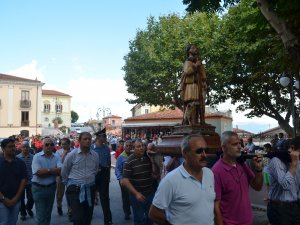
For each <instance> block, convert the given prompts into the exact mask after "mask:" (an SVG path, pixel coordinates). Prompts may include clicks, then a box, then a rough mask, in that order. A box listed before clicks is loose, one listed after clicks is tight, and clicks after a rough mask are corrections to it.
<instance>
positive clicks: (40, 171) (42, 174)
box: [36, 169, 49, 177]
mask: <svg viewBox="0 0 300 225" xmlns="http://www.w3.org/2000/svg"><path fill="white" fill-rule="evenodd" d="M48 171H49V170H48V169H39V170H38V171H37V172H36V175H37V176H38V177H42V176H45V174H48Z"/></svg>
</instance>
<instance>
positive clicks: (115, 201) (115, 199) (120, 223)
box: [17, 169, 269, 225]
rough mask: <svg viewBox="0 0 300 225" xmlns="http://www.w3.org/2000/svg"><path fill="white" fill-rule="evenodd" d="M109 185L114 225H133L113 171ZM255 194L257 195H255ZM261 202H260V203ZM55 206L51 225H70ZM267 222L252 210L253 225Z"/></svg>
mask: <svg viewBox="0 0 300 225" xmlns="http://www.w3.org/2000/svg"><path fill="white" fill-rule="evenodd" d="M111 174H112V176H111V183H110V204H111V211H112V216H113V222H114V223H115V224H116V225H133V221H132V219H131V220H129V221H126V220H124V215H123V211H122V205H121V192H120V188H119V183H118V181H117V180H116V178H115V175H114V169H112V170H111ZM256 194H257V193H256ZM251 195H253V193H252V192H251ZM260 196H263V192H260V193H258V195H257V196H255V202H257V203H259V202H262V203H264V202H263V197H260ZM260 200H261V201H260ZM56 209H57V208H56V205H54V207H53V211H52V220H51V225H58V224H64V225H68V224H71V223H70V222H69V221H68V217H67V215H66V214H65V212H66V211H67V207H66V203H65V201H64V204H63V211H64V215H63V216H59V215H58V214H57V210H56ZM17 224H18V225H33V224H35V221H34V219H33V218H27V220H26V221H20V220H19V221H18V223H17ZM101 224H103V216H102V209H101V206H100V205H97V206H95V209H94V218H93V221H92V225H101ZM268 224H269V223H268V220H267V218H266V212H265V210H257V209H254V223H253V225H268Z"/></svg>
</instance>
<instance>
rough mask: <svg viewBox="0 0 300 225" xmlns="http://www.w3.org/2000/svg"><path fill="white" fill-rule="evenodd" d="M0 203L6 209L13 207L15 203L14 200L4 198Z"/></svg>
mask: <svg viewBox="0 0 300 225" xmlns="http://www.w3.org/2000/svg"><path fill="white" fill-rule="evenodd" d="M2 202H3V204H4V205H5V206H6V207H7V208H10V207H13V206H14V205H15V204H16V203H17V201H16V200H15V198H13V199H9V198H5V199H4V200H3V201H2Z"/></svg>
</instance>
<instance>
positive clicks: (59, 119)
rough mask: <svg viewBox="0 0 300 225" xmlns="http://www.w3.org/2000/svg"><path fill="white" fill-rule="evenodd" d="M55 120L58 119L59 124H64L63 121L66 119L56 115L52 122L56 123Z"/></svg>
mask: <svg viewBox="0 0 300 225" xmlns="http://www.w3.org/2000/svg"><path fill="white" fill-rule="evenodd" d="M55 120H57V123H58V124H62V123H63V122H64V121H63V120H62V118H60V117H59V116H58V117H56V118H54V119H53V120H52V123H54V121H55Z"/></svg>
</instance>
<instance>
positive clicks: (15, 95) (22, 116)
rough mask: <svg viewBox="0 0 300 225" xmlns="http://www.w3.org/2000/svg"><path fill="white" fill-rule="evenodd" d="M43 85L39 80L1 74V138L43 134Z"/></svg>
mask: <svg viewBox="0 0 300 225" xmlns="http://www.w3.org/2000/svg"><path fill="white" fill-rule="evenodd" d="M43 85H44V83H42V82H41V81H38V80H31V79H26V78H20V77H16V76H11V75H7V74H0V137H8V136H10V135H18V134H22V135H23V136H29V135H36V134H41V129H42V122H41V110H39V109H40V108H41V105H42V86H43Z"/></svg>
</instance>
